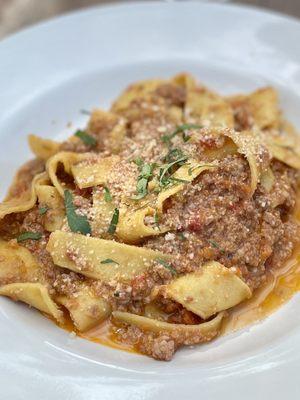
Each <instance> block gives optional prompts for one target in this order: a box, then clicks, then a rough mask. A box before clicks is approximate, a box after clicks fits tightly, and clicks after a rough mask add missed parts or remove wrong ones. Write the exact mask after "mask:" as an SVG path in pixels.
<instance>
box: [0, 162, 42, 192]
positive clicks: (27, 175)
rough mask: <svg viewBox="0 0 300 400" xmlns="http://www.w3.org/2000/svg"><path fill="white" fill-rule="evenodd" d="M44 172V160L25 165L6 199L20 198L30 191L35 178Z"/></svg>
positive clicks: (18, 173) (17, 175)
mask: <svg viewBox="0 0 300 400" xmlns="http://www.w3.org/2000/svg"><path fill="white" fill-rule="evenodd" d="M44 170H45V164H44V161H43V160H39V159H34V160H30V161H28V162H27V163H25V164H24V165H23V166H22V167H21V168H20V169H19V171H18V172H17V174H16V176H15V178H14V182H13V184H12V185H11V187H10V189H9V191H8V194H7V196H6V199H10V198H14V197H20V196H21V194H22V193H24V192H25V191H26V190H30V188H31V182H32V180H33V178H34V177H35V176H36V175H37V174H39V173H41V172H43V171H44Z"/></svg>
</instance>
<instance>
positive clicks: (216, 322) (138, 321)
mask: <svg viewBox="0 0 300 400" xmlns="http://www.w3.org/2000/svg"><path fill="white" fill-rule="evenodd" d="M112 315H113V318H114V319H115V320H116V321H118V322H123V323H126V324H129V325H134V326H137V327H138V328H140V329H141V330H144V331H150V332H154V333H158V334H159V333H167V334H170V335H171V336H173V335H174V336H175V337H176V338H177V339H178V341H180V342H181V343H183V344H184V343H186V344H192V343H200V342H205V341H209V340H211V339H213V338H214V337H215V336H217V334H218V333H219V331H220V329H221V324H222V318H223V315H224V314H223V313H220V314H218V315H217V316H216V317H215V318H214V319H212V320H211V321H209V322H205V323H202V324H199V325H184V324H171V323H169V322H163V321H158V320H155V319H151V318H147V317H142V316H140V315H136V314H131V313H128V312H122V311H114V312H113V313H112Z"/></svg>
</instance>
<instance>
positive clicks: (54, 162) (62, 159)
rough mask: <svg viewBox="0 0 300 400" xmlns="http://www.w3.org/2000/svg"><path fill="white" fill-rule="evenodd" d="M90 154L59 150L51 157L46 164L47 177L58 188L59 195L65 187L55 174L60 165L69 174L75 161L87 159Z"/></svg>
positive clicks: (62, 193)
mask: <svg viewBox="0 0 300 400" xmlns="http://www.w3.org/2000/svg"><path fill="white" fill-rule="evenodd" d="M89 156H90V154H89V153H87V154H78V153H72V152H68V151H61V152H59V153H57V154H55V155H54V156H53V157H51V158H50V159H49V160H48V162H47V165H46V169H47V172H48V175H49V178H50V180H51V182H52V184H53V186H54V187H55V188H56V189H57V190H58V192H59V194H60V195H61V196H63V195H64V189H66V187H65V184H64V182H61V181H60V180H59V178H58V176H57V172H58V169H59V167H60V166H63V168H64V171H65V172H66V173H67V174H71V167H72V165H73V164H75V163H79V162H80V161H82V160H85V159H87V158H88V157H89Z"/></svg>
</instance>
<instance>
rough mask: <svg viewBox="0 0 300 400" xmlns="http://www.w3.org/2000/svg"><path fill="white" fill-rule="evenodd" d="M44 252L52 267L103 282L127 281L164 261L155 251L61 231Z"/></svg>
mask: <svg viewBox="0 0 300 400" xmlns="http://www.w3.org/2000/svg"><path fill="white" fill-rule="evenodd" d="M47 250H48V251H49V253H50V254H51V256H52V259H53V261H54V263H55V264H56V265H58V266H60V267H63V268H67V269H70V270H72V271H75V272H79V273H81V274H82V275H85V276H87V277H90V278H94V279H100V280H102V281H103V282H111V281H112V280H116V279H119V280H130V279H132V278H134V277H135V276H136V275H139V274H141V273H143V272H145V271H147V269H149V267H151V266H152V265H153V264H154V262H155V261H156V260H157V259H158V258H160V259H165V260H167V259H168V256H166V255H164V254H163V253H161V252H159V251H153V250H150V249H147V248H143V247H136V246H129V245H126V244H123V243H117V242H114V241H112V240H104V239H98V238H93V237H88V236H84V235H80V234H76V233H67V232H62V231H56V232H53V233H52V234H51V235H50V238H49V242H48V245H47ZM107 260H113V262H107ZM101 262H102V263H101Z"/></svg>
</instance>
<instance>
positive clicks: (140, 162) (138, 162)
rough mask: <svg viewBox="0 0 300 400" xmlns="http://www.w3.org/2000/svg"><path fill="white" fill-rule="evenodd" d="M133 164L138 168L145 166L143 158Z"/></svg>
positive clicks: (136, 159) (137, 159)
mask: <svg viewBox="0 0 300 400" xmlns="http://www.w3.org/2000/svg"><path fill="white" fill-rule="evenodd" d="M132 162H134V163H135V164H136V165H137V166H138V167H142V165H143V164H144V161H143V159H142V158H141V157H137V158H135V159H134V160H132Z"/></svg>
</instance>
